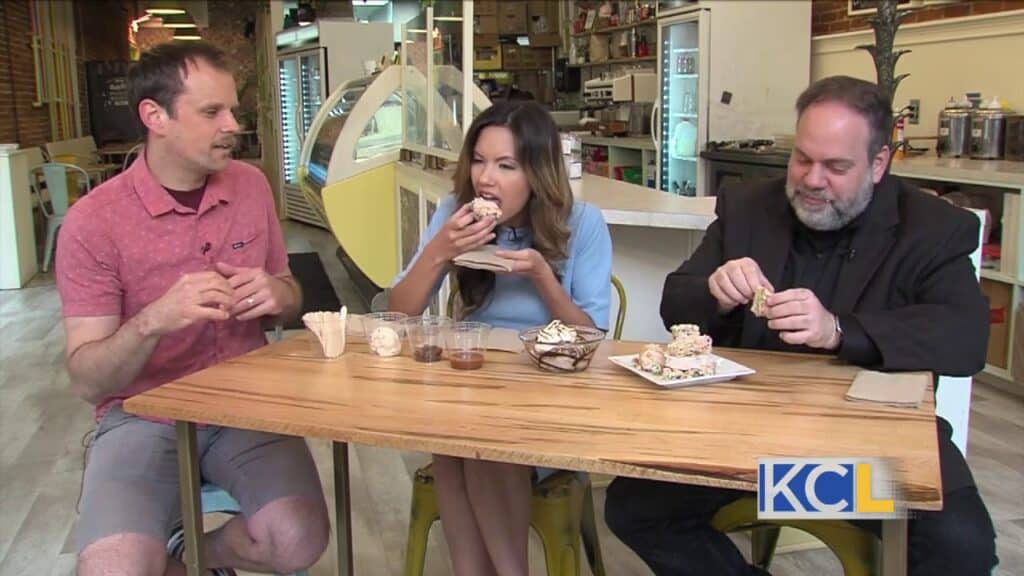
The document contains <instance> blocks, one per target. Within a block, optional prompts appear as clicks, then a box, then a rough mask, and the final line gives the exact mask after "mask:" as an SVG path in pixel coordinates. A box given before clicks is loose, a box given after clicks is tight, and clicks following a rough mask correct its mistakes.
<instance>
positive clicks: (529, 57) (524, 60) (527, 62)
mask: <svg viewBox="0 0 1024 576" xmlns="http://www.w3.org/2000/svg"><path fill="white" fill-rule="evenodd" d="M519 65H520V66H522V67H523V68H547V69H550V68H551V65H552V62H551V48H525V49H523V51H522V52H521V53H520V56H519Z"/></svg>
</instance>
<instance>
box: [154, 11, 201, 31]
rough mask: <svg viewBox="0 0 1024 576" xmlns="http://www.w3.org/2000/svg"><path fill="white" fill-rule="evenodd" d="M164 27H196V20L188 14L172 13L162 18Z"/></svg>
mask: <svg viewBox="0 0 1024 576" xmlns="http://www.w3.org/2000/svg"><path fill="white" fill-rule="evenodd" d="M161 19H162V20H163V22H164V28H195V27H196V22H195V20H193V19H192V17H191V16H189V15H188V14H171V15H168V16H164V17H162V18H161Z"/></svg>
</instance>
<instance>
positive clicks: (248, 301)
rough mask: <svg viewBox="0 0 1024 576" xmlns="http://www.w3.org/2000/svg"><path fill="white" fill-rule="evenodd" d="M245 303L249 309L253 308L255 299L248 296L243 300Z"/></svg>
mask: <svg viewBox="0 0 1024 576" xmlns="http://www.w3.org/2000/svg"><path fill="white" fill-rule="evenodd" d="M245 303H246V304H248V305H249V306H250V307H251V306H254V305H255V304H256V299H255V298H253V297H252V296H250V297H248V298H246V299H245Z"/></svg>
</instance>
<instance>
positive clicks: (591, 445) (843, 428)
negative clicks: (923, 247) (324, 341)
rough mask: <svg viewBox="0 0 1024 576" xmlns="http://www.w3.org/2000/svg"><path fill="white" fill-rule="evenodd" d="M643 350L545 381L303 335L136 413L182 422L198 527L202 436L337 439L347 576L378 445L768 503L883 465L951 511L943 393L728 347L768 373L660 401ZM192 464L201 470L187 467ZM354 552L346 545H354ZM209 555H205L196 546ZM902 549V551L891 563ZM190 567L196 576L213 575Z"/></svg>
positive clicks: (897, 542)
mask: <svg viewBox="0 0 1024 576" xmlns="http://www.w3.org/2000/svg"><path fill="white" fill-rule="evenodd" d="M642 346H643V344H642V343H635V342H614V341H606V342H605V343H603V344H602V346H601V348H600V349H598V351H597V354H596V356H595V358H594V360H593V362H592V363H591V365H590V367H589V368H588V369H587V370H586V371H584V372H581V373H578V374H554V373H549V372H543V371H541V370H540V369H538V368H536V367H535V366H534V365H533V364H532V362H531V360H530V359H529V357H528V356H527V355H526V354H525V353H520V354H515V353H510V352H499V351H488V352H487V361H486V364H485V365H484V367H483V368H482V369H480V370H475V371H458V370H453V369H451V368H450V367H449V365H448V363H447V361H442V362H436V363H432V364H423V363H419V362H416V361H414V360H413V359H412V357H411V356H410V355H409V354H408V351H406V354H404V355H402V356H397V357H392V358H380V357H377V356H374V355H372V354H370V352H369V350H368V348H367V347H366V345H365V344H364V343H363V342H361V341H360V340H358V339H356V340H355V341H353V338H352V337H350V338H349V343H348V348H347V350H346V352H345V354H344V355H342V356H341V357H340V358H336V359H333V360H325V359H319V358H316V357H315V356H314V355H313V353H312V351H311V347H310V345H309V341H308V338H307V334H306V333H303V334H299V335H296V336H293V337H290V338H286V339H284V340H282V341H279V342H277V343H274V344H271V345H269V346H266V347H264V348H261V349H259V350H256V351H253V352H252V353H249V354H247V355H244V356H240V357H237V358H233V359H231V360H227V361H225V362H222V363H221V364H218V365H216V366H213V367H211V368H208V369H206V370H202V371H200V372H196V373H194V374H190V375H188V376H185V377H183V378H181V379H179V380H177V381H175V382H172V383H169V384H166V385H164V386H161V387H159V388H156V389H153V390H150V391H149V392H146V393H144V394H141V395H139V396H135V397H133V398H131V399H129V400H127V401H125V403H124V407H125V409H126V410H127V411H129V412H133V413H136V414H139V415H144V416H148V417H156V418H165V419H170V420H175V421H178V422H179V425H178V431H179V462H180V466H181V470H182V471H181V477H182V494H183V500H184V502H183V510H184V511H185V514H186V520H185V523H186V532H187V534H191V537H195V538H198V524H196V525H195V526H196V528H195V530H194V531H193V530H189V525H190V523H191V521H190V520H189V518H188V515H189V514H190V512H189V511H190V510H191V511H192V512H191V513H196V514H198V503H197V502H198V501H197V500H196V498H197V496H196V495H195V494H196V492H195V489H196V487H197V486H196V484H197V483H198V481H199V479H198V472H197V471H196V470H195V465H194V462H195V461H194V457H195V446H194V437H195V436H194V434H195V429H194V424H193V423H200V424H219V425H224V426H232V427H236V428H246V429H254V430H263V431H268V432H278V433H283V434H290V435H295V436H304V437H318V438H327V439H331V440H334V441H335V443H336V444H335V447H336V448H335V466H336V472H335V481H336V486H339V490H340V491H341V492H342V493H341V494H339V503H338V506H339V511H338V514H339V516H338V518H339V519H345V520H342V521H339V525H338V528H337V529H338V532H339V564H338V565H339V569H340V570H341V572H342V573H346V574H348V573H351V536H350V533H349V532H348V528H347V524H345V522H347V518H348V514H349V513H348V509H347V507H348V498H347V485H345V480H346V477H347V466H348V463H347V452H346V448H345V444H344V443H359V444H368V445H373V446H380V447H391V448H397V449H402V450H417V451H423V452H433V453H440V454H447V455H453V456H463V457H469V458H481V459H488V460H496V461H503V462H514V463H522V464H531V465H536V466H545V467H550V468H562V469H570V470H583V471H590V472H601V473H606V474H612V475H620V476H632V477H638V478H652V479H661V480H668V481H674V482H681V483H687V484H696V485H707V486H718V487H728V488H738V489H745V490H751V491H754V490H756V489H757V459H758V458H759V457H811V458H824V457H870V458H886V459H888V460H889V464H890V466H891V467H892V473H893V475H894V476H895V479H896V481H897V483H898V484H899V489H900V490H899V492H900V496H901V500H902V504H903V505H904V506H906V507H907V508H910V509H919V510H938V509H941V507H942V484H941V479H940V473H939V461H938V439H937V433H936V427H935V414H934V412H935V406H934V402H933V400H932V394H931V393H928V394H926V399H925V401H924V403H923V404H922V406H921V407H920V408H917V409H905V408H890V407H885V406H880V405H875V404H868V403H857V402H850V401H847V400H846V399H845V394H846V390H847V388H848V387H849V385H850V383H851V382H852V381H853V378H854V376H855V374H856V373H857V371H858V370H859V369H858V368H856V367H852V366H847V365H843V364H840V363H838V362H836V361H835V360H833V359H831V358H829V357H826V356H816V355H801V354H784V353H777V352H760V351H750V350H732V349H722V348H718V349H716V350H715V353H716V354H718V355H720V356H724V357H726V358H729V359H731V360H734V361H736V362H739V363H741V364H744V365H746V366H748V367H751V368H753V369H755V370H756V371H757V373H756V374H754V375H752V376H746V377H743V378H740V379H737V380H733V381H730V382H723V383H717V384H712V385H706V386H696V387H689V388H679V389H673V390H669V389H663V388H660V387H657V386H655V385H653V384H651V383H649V382H647V381H645V380H644V379H642V378H640V377H638V376H636V375H634V374H632V373H630V372H628V371H626V370H625V369H623V368H621V367H619V366H616V365H614V364H613V363H612V362H611V361H609V360H608V356H609V355H615V354H629V353H633V352H637V351H639V350H640V348H641V347H642ZM190 458H191V459H192V460H191V462H192V463H191V464H190V463H189V462H190V460H189V459H190ZM883 527H885V529H886V530H885V534H883V544H885V543H886V541H887V536H886V535H887V534H889V533H890V532H891V533H892V534H893V537H892V538H891V539H889V540H890V541H891V542H893V545H892V546H891V548H888V547H886V546H883V555H884V556H885V559H884V560H883V562H884V563H885V564H886V565H889V566H892V567H894V569H893V570H891V571H887V572H886V573H890V572H891V573H902V572H903V570H904V569H905V545H906V539H905V537H906V524H905V521H899V522H896V521H893V522H885V523H884V524H883ZM346 541H347V542H346ZM196 548H198V546H196ZM889 550H891V553H890V551H889ZM198 562H200V563H199V564H194V565H193V564H192V563H189V568H190V573H193V572H194V573H196V574H198V573H199V572H198V571H197V570H198V568H195V566H201V560H199V561H198ZM346 565H347V566H348V567H349V570H348V571H346V570H345V569H344V568H345V566H346Z"/></svg>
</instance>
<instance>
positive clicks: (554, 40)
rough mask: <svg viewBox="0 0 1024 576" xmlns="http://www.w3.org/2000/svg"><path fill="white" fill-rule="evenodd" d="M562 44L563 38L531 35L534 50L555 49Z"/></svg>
mask: <svg viewBox="0 0 1024 576" xmlns="http://www.w3.org/2000/svg"><path fill="white" fill-rule="evenodd" d="M561 43H562V37H561V36H559V35H558V33H557V32H556V33H554V34H532V33H531V34H530V46H532V47H534V48H542V47H555V46H558V45H560V44H561Z"/></svg>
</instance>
